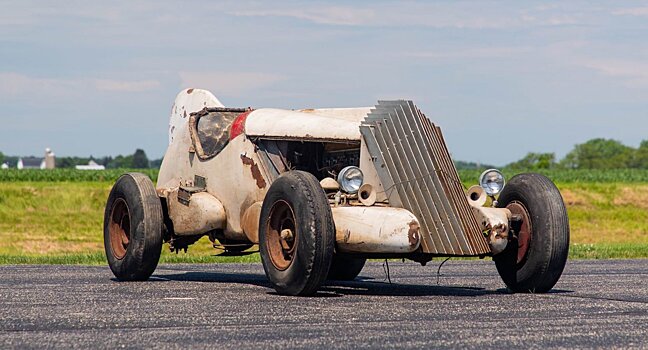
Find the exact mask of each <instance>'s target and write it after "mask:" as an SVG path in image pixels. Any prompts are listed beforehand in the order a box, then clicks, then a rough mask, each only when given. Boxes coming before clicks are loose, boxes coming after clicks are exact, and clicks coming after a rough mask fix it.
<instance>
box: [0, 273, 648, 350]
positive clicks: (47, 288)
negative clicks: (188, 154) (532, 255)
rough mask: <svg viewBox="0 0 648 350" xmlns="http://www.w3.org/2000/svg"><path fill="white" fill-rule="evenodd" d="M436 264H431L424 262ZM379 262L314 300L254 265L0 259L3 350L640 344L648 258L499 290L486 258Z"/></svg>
mask: <svg viewBox="0 0 648 350" xmlns="http://www.w3.org/2000/svg"><path fill="white" fill-rule="evenodd" d="M433 263H434V262H433ZM437 266H438V262H436V264H434V265H432V263H430V265H428V266H427V267H421V266H419V265H416V264H414V263H401V262H392V263H390V272H391V280H392V284H389V283H388V282H387V281H385V273H384V269H383V265H382V264H381V263H372V264H370V265H369V266H367V267H366V268H365V270H363V272H362V274H361V278H360V279H359V280H358V281H354V282H347V283H334V284H331V285H329V286H326V287H324V288H323V290H322V292H321V293H320V294H318V295H317V296H316V297H311V298H295V297H284V296H279V295H276V294H275V293H274V292H273V290H272V289H270V288H269V286H268V283H267V282H266V279H265V276H264V274H263V268H262V267H261V265H259V264H244V265H237V264H213V265H164V266H160V267H158V269H157V271H156V274H155V275H154V278H152V279H151V280H150V281H148V282H137V283H120V282H116V281H114V280H113V279H112V274H111V272H110V270H109V269H108V268H107V267H85V266H81V267H79V266H0V275H1V276H2V278H1V279H0V348H2V349H7V348H26V347H29V348H34V347H37V348H43V347H56V348H98V347H101V348H118V347H127V348H130V347H136V348H152V347H155V348H186V347H194V348H196V347H197V348H207V347H208V346H210V347H211V346H215V347H224V348H239V349H248V348H281V349H287V348H309V349H311V348H391V347H399V348H484V347H487V348H494V347H496V348H505V347H514V348H520V347H522V348H528V347H531V348H546V347H562V348H574V347H586V348H592V347H604V348H609V347H616V348H648V260H633V261H574V262H570V263H569V264H568V266H567V268H566V271H565V274H564V275H563V277H562V279H561V280H560V282H559V283H558V285H557V286H556V289H555V290H554V291H553V292H552V293H549V294H544V295H530V294H507V293H506V291H505V290H504V289H503V284H502V283H501V282H500V279H499V277H498V275H497V272H496V270H495V267H494V265H492V263H491V262H489V261H452V260H451V261H449V262H447V263H446V264H445V265H444V266H443V268H442V269H441V276H440V278H439V284H438V285H437V276H436V271H437Z"/></svg>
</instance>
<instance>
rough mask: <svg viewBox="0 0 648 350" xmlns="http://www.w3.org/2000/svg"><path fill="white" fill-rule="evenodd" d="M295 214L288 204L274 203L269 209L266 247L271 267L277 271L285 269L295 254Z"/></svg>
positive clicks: (284, 202)
mask: <svg viewBox="0 0 648 350" xmlns="http://www.w3.org/2000/svg"><path fill="white" fill-rule="evenodd" d="M295 222H296V220H295V213H294V212H293V210H292V207H291V206H290V204H288V202H286V201H283V200H279V201H276V202H275V203H274V204H273V205H272V208H271V209H270V216H269V219H268V222H267V224H266V230H265V237H266V246H267V249H268V253H269V255H270V261H271V262H272V265H274V267H276V268H277V269H278V270H282V271H283V270H285V269H287V268H288V267H289V266H290V264H292V262H293V260H294V258H295V253H296V252H297V239H298V236H297V230H296V225H295Z"/></svg>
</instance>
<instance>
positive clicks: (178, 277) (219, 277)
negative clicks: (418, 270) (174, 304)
mask: <svg viewBox="0 0 648 350" xmlns="http://www.w3.org/2000/svg"><path fill="white" fill-rule="evenodd" d="M149 281H157V282H165V281H185V282H208V283H240V284H248V285H255V286H259V287H264V288H270V289H272V285H271V284H270V282H269V281H268V279H267V278H266V276H265V275H263V274H256V273H214V272H193V271H190V272H183V273H176V274H160V275H155V276H153V277H152V278H151V279H150V280H149ZM505 293H506V291H505V290H501V289H498V290H487V289H485V288H478V287H467V286H443V285H423V284H400V283H389V282H383V281H376V280H374V279H372V278H362V277H358V278H357V279H356V280H354V281H326V282H325V283H324V285H323V286H322V287H321V288H320V291H319V292H318V293H317V294H316V295H315V297H341V296H345V295H377V296H457V297H467V296H482V295H489V294H505ZM268 294H270V295H277V293H275V292H274V290H273V291H269V292H268Z"/></svg>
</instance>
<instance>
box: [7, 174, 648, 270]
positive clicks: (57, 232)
mask: <svg viewBox="0 0 648 350" xmlns="http://www.w3.org/2000/svg"><path fill="white" fill-rule="evenodd" d="M111 186H112V183H111V182H105V181H101V182H64V181H61V182H0V264H8V263H9V264H14V263H68V264H75V263H78V264H80V263H82V264H104V263H105V257H104V255H103V240H102V220H103V209H104V205H105V201H106V198H107V196H108V192H109V191H110V187H111ZM558 187H559V188H560V189H561V192H562V194H563V197H564V199H565V203H566V204H567V207H568V212H569V217H570V223H571V233H572V236H571V237H572V239H571V241H572V246H571V251H570V257H571V258H646V257H648V184H646V183H612V182H610V183H605V182H602V183H583V182H566V183H558ZM219 253H220V251H219V250H216V249H214V248H213V247H212V246H211V243H210V242H209V241H208V240H207V239H206V238H203V239H201V240H200V241H199V242H197V243H196V244H194V245H193V246H191V247H190V248H189V251H188V253H186V254H185V253H179V254H177V255H176V254H175V253H174V254H171V253H170V252H168V249H166V248H165V250H164V252H163V256H162V261H163V262H230V261H259V257H258V254H252V255H248V256H244V257H237V258H232V257H214V255H215V254H219Z"/></svg>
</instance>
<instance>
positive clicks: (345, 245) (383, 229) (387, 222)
mask: <svg viewBox="0 0 648 350" xmlns="http://www.w3.org/2000/svg"><path fill="white" fill-rule="evenodd" d="M331 211H332V212H333V221H335V241H336V244H337V249H339V250H340V251H341V252H346V253H411V252H413V251H415V250H416V249H417V248H418V247H419V245H420V235H419V232H418V227H419V223H418V220H417V219H416V216H414V214H412V213H410V212H409V211H408V210H405V209H400V208H389V207H334V208H331Z"/></svg>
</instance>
